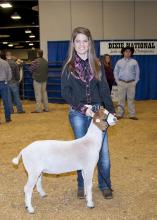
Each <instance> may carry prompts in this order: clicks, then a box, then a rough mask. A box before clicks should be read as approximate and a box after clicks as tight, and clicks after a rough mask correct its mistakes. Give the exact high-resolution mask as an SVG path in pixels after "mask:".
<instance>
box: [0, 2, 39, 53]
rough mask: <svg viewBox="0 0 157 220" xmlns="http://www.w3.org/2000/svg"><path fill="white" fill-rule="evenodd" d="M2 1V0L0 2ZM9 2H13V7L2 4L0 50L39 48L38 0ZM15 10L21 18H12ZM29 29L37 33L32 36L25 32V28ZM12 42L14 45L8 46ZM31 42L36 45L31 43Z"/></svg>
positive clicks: (0, 11) (0, 12)
mask: <svg viewBox="0 0 157 220" xmlns="http://www.w3.org/2000/svg"><path fill="white" fill-rule="evenodd" d="M3 1H4V0H3ZM5 1H6V0H5ZM1 2H2V1H1V0H0V4H1ZM7 2H8V1H7ZM9 2H10V3H11V4H12V8H2V7H1V6H0V50H3V49H9V48H10V49H13V48H15V49H19V48H22V49H27V48H32V47H34V48H39V16H38V0H28V1H22V0H21V1H18V0H12V1H9ZM14 12H17V13H18V14H19V15H20V16H21V19H20V20H14V19H12V18H11V15H12V14H14ZM28 29H29V30H31V31H32V33H31V34H33V35H35V37H34V38H30V37H29V35H30V34H28V33H27V34H26V33H25V30H28ZM5 35H6V36H5ZM7 35H8V36H7ZM4 42H6V44H4ZM10 43H12V44H13V46H12V47H9V46H8V45H9V44H10ZM29 43H33V44H34V45H29Z"/></svg>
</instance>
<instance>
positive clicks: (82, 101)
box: [61, 27, 115, 199]
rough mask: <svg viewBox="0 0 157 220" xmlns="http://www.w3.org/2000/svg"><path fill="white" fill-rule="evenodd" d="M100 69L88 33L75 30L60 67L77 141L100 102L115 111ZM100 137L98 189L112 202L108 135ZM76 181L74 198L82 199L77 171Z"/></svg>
mask: <svg viewBox="0 0 157 220" xmlns="http://www.w3.org/2000/svg"><path fill="white" fill-rule="evenodd" d="M102 68H103V67H102V66H101V64H100V62H98V59H97V57H96V55H95V49H94V43H93V40H92V36H91V33H90V31H89V30H88V29H87V28H84V27H77V28H75V29H74V30H73V32H72V36H71V42H70V46H69V54H68V59H67V61H66V63H65V65H64V67H63V72H62V77H61V93H62V96H63V98H64V99H65V100H66V102H67V103H68V104H69V105H70V111H69V121H70V124H71V127H72V129H73V132H74V135H75V138H76V139H77V138H81V137H83V136H84V135H85V134H86V132H87V130H88V127H89V125H90V123H91V120H92V115H93V114H94V113H93V112H96V111H97V110H98V109H99V108H100V105H101V104H102V103H103V104H104V106H105V108H106V109H107V110H108V111H110V112H112V113H114V112H115V110H114V107H113V103H112V100H111V96H110V91H109V87H108V84H107V81H106V76H105V74H102ZM87 105H88V106H89V108H88V107H87ZM102 135H103V137H104V139H103V143H102V148H101V151H100V155H99V161H98V187H99V189H100V191H101V192H102V195H103V197H104V198H105V199H112V187H111V179H110V155H109V147H108V136H107V132H104V133H102ZM77 182H78V192H77V196H78V198H80V199H82V198H84V193H85V192H84V181H83V177H82V172H81V170H78V171H77Z"/></svg>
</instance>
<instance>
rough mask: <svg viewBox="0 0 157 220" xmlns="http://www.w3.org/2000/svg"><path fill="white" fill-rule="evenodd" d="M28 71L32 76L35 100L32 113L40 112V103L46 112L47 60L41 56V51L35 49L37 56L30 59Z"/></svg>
mask: <svg viewBox="0 0 157 220" xmlns="http://www.w3.org/2000/svg"><path fill="white" fill-rule="evenodd" d="M30 71H31V73H32V78H33V86H34V93H35V100H36V107H35V111H32V113H40V112H42V103H43V106H44V109H43V110H44V111H45V112H48V111H49V109H48V97H47V91H46V84H47V79H48V61H47V60H46V59H45V58H43V51H42V50H38V51H37V58H36V59H35V60H33V61H32V63H31V66H30Z"/></svg>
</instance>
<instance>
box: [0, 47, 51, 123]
mask: <svg viewBox="0 0 157 220" xmlns="http://www.w3.org/2000/svg"><path fill="white" fill-rule="evenodd" d="M36 54H37V56H36V58H35V59H34V60H33V61H32V62H31V65H30V73H31V74H32V78H33V86H34V93H35V100H36V109H35V111H32V113H40V112H42V103H43V106H44V109H43V111H45V112H48V97H47V91H46V83H47V78H48V62H47V60H46V59H44V58H43V51H42V50H37V53H36ZM22 63H23V62H22V60H20V59H17V58H16V57H14V56H13V55H12V53H11V52H10V51H6V52H1V53H0V97H1V99H2V101H3V105H4V113H5V120H6V122H7V123H8V122H11V121H12V120H11V115H12V114H14V113H15V110H14V106H15V107H16V112H17V113H18V114H21V113H25V110H24V109H23V106H22V102H21V100H20V93H19V84H20V81H21V76H20V68H21V66H22ZM1 108H2V107H1Z"/></svg>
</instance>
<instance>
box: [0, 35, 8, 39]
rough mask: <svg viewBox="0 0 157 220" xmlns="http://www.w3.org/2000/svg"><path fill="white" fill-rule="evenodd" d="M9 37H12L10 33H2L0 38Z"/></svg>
mask: <svg viewBox="0 0 157 220" xmlns="http://www.w3.org/2000/svg"><path fill="white" fill-rule="evenodd" d="M8 37H10V35H9V34H0V38H8Z"/></svg>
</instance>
